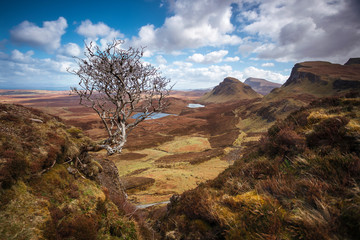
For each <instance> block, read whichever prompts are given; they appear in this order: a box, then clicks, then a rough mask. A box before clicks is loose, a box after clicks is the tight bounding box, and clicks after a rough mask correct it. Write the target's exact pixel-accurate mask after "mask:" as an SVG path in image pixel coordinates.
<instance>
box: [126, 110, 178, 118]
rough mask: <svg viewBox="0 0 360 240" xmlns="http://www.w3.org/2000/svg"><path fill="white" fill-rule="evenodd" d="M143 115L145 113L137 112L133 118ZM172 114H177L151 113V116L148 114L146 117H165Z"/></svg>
mask: <svg viewBox="0 0 360 240" xmlns="http://www.w3.org/2000/svg"><path fill="white" fill-rule="evenodd" d="M142 115H143V113H136V114H134V115H133V116H132V117H131V118H133V119H136V118H138V117H140V116H142ZM170 115H173V116H175V114H170V113H162V112H158V113H153V114H151V115H150V116H148V117H147V118H146V120H149V119H158V118H163V117H166V116H170Z"/></svg>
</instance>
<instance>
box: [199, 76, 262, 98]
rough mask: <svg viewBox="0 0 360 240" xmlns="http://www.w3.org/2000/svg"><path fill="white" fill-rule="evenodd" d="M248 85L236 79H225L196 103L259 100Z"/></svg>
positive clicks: (258, 95) (257, 94) (257, 95)
mask: <svg viewBox="0 0 360 240" xmlns="http://www.w3.org/2000/svg"><path fill="white" fill-rule="evenodd" d="M260 97H261V95H260V94H259V93H257V92H255V91H254V90H253V89H252V88H251V87H250V86H249V85H247V84H244V83H242V82H240V81H239V80H238V79H236V78H232V77H227V78H225V79H224V81H222V82H221V83H220V84H219V85H218V86H216V87H215V88H214V89H213V90H212V91H210V92H208V93H206V94H205V95H204V96H202V97H201V98H200V99H199V100H198V102H201V103H224V102H229V101H237V100H243V99H254V98H260Z"/></svg>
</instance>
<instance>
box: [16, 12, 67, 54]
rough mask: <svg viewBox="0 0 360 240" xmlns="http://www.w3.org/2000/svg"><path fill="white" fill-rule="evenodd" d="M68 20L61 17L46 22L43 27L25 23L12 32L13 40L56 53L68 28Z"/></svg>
mask: <svg viewBox="0 0 360 240" xmlns="http://www.w3.org/2000/svg"><path fill="white" fill-rule="evenodd" d="M67 26H68V25H67V22H66V19H65V18H63V17H59V19H58V20H56V21H45V22H43V27H39V26H36V25H35V24H34V23H31V22H29V21H24V22H22V23H20V24H19V25H17V26H16V27H14V28H13V29H12V30H10V34H11V38H12V40H13V41H14V42H16V43H21V44H28V45H30V46H34V47H40V48H42V49H45V50H46V51H49V52H51V51H54V50H56V49H58V48H59V47H60V42H61V36H62V35H63V34H64V33H65V29H66V28H67Z"/></svg>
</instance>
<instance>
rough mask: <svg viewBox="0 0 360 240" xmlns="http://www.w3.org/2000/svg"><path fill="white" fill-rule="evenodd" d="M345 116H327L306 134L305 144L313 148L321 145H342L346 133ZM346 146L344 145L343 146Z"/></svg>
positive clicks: (346, 120) (347, 120) (346, 121)
mask: <svg viewBox="0 0 360 240" xmlns="http://www.w3.org/2000/svg"><path fill="white" fill-rule="evenodd" d="M348 122H349V119H347V118H345V117H333V118H327V119H325V120H323V121H321V122H320V123H319V124H317V125H315V126H314V131H313V132H312V133H310V134H308V135H307V136H306V142H307V145H308V146H309V147H310V148H314V147H317V146H321V145H330V146H332V147H336V146H342V145H343V141H344V138H345V135H346V129H345V125H346V124H347V123H348ZM345 147H346V146H345Z"/></svg>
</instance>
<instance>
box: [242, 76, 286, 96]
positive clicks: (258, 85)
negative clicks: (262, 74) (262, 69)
mask: <svg viewBox="0 0 360 240" xmlns="http://www.w3.org/2000/svg"><path fill="white" fill-rule="evenodd" d="M244 83H245V84H247V85H249V86H250V87H251V88H252V89H254V91H255V92H257V93H260V94H262V95H266V94H268V93H270V92H271V91H272V90H273V89H274V88H279V87H281V84H279V83H274V82H270V81H268V80H265V79H262V78H253V77H249V78H247V79H246V80H245V82H244Z"/></svg>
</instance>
